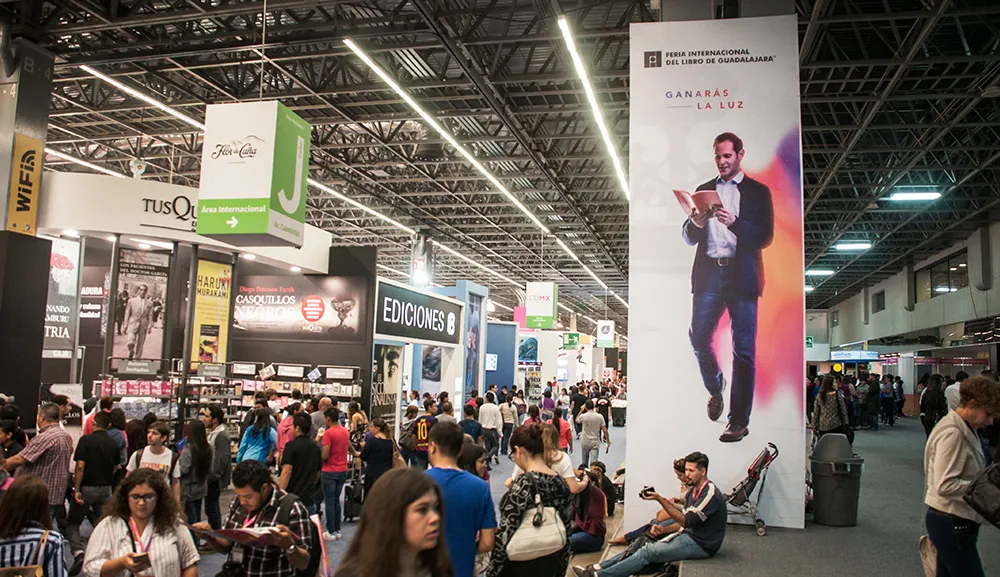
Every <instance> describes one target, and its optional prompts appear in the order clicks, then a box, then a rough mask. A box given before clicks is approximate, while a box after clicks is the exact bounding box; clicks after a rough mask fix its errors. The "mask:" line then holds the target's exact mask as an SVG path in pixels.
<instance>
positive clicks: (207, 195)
mask: <svg viewBox="0 0 1000 577" xmlns="http://www.w3.org/2000/svg"><path fill="white" fill-rule="evenodd" d="M205 124H206V129H205V144H204V147H203V149H202V155H201V184H200V188H199V198H198V229H197V232H198V234H202V235H205V236H208V237H212V238H217V239H220V240H224V241H225V242H227V243H230V244H234V245H237V246H274V245H292V246H302V239H303V233H304V230H305V216H306V196H307V193H308V191H307V188H306V178H307V177H308V173H309V139H310V135H311V133H312V127H310V126H309V123H307V122H306V121H304V120H302V118H300V117H299V116H298V115H297V114H295V113H294V112H292V111H291V110H289V109H288V108H286V107H285V106H284V105H283V104H281V103H280V102H277V101H269V102H250V103H238V104H217V105H211V106H209V107H208V108H207V111H206V115H205Z"/></svg>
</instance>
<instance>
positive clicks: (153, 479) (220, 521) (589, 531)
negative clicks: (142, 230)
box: [0, 382, 625, 577]
mask: <svg viewBox="0 0 1000 577" xmlns="http://www.w3.org/2000/svg"><path fill="white" fill-rule="evenodd" d="M554 385H555V383H554V382H553V383H551V384H549V385H548V386H547V387H546V391H545V392H546V393H547V394H548V395H547V396H546V397H545V398H549V399H551V398H552V395H553V393H554V392H556V391H555V387H554ZM561 393H562V394H558V393H557V395H556V396H557V399H558V400H557V402H556V404H555V405H554V406H552V407H551V411H545V412H544V414H550V415H551V416H550V418H548V419H545V420H543V419H542V418H541V415H542V414H543V408H542V407H543V403H538V404H535V405H532V406H530V407H529V406H528V405H527V403H526V402H525V397H524V392H523V390H518V389H517V388H516V387H513V388H512V389H511V390H510V391H508V390H507V388H506V387H503V388H502V389H500V390H497V387H496V386H492V387H490V390H488V391H487V392H486V394H485V395H483V396H480V395H479V394H478V392H473V394H472V395H471V396H470V398H469V399H468V400H467V402H466V403H464V404H463V405H462V409H461V411H460V415H461V416H462V417H464V418H462V419H461V420H459V419H457V418H456V417H455V414H454V409H453V406H452V405H451V403H450V401H449V400H448V395H447V393H443V394H442V395H440V396H439V397H438V398H437V399H434V398H430V397H429V395H427V397H426V398H424V399H423V403H422V405H423V406H422V409H423V411H422V412H421V411H420V410H419V409H418V407H417V405H416V404H413V405H411V406H410V407H409V408H408V410H407V413H406V418H404V420H403V421H402V426H401V431H400V437H399V438H400V443H399V444H397V443H396V441H395V440H394V439H393V437H394V433H395V431H393V430H392V429H391V428H390V427H389V426H388V425H387V424H386V422H385V421H383V420H382V419H380V418H376V419H373V420H371V421H370V422H369V420H368V418H367V416H366V415H365V413H364V411H362V410H361V406H360V403H359V402H358V401H357V400H355V401H354V402H351V403H350V404H349V408H348V411H347V414H346V415H342V414H341V411H340V409H339V408H338V407H336V406H335V405H334V403H333V401H332V400H331V399H329V398H326V397H319V398H302V395H301V394H299V393H298V392H297V391H296V392H294V393H293V398H292V399H291V402H290V403H288V404H287V406H285V407H283V408H282V407H281V406H280V405H279V404H278V401H277V395H276V393H274V391H266V392H259V393H257V396H256V397H255V399H254V405H253V407H252V408H251V409H250V410H248V411H247V412H246V414H245V416H244V418H243V419H242V422H241V423H240V426H239V432H238V433H236V432H235V431H232V432H231V431H230V429H228V428H227V427H226V411H225V409H224V408H223V407H221V406H216V405H210V406H205V407H202V408H201V410H200V416H199V418H198V419H191V420H188V421H187V422H185V423H184V425H183V434H182V436H181V438H178V439H173V440H172V439H171V432H172V431H171V427H170V426H169V425H168V423H167V422H164V421H161V420H159V419H157V417H156V416H155V415H153V414H152V413H150V414H148V415H146V416H145V417H143V418H142V419H134V420H132V421H129V422H126V420H125V416H124V413H123V412H122V411H121V409H120V408H117V407H116V406H115V403H114V402H113V400H112V399H111V398H110V397H105V398H100V399H90V400H88V403H87V406H86V407H85V413H87V416H86V417H85V419H84V423H83V427H82V432H83V435H82V436H81V437H80V438H79V440H78V441H76V442H74V440H73V439H72V437H71V436H70V434H69V433H68V432H67V431H66V430H65V426H64V425H63V420H64V419H65V417H66V415H67V414H68V412H69V410H70V407H71V405H70V402H69V399H68V398H65V397H56V398H55V399H54V400H55V402H52V403H45V404H43V405H42V406H41V407H39V409H38V414H37V419H36V423H35V425H36V427H37V429H36V431H37V434H36V435H35V436H34V437H33V438H31V439H30V441H29V440H28V438H27V435H25V433H24V430H23V429H22V428H21V422H22V421H21V415H20V411H19V410H18V407H17V406H15V405H13V404H5V405H4V406H2V407H0V459H2V460H0V491H3V492H4V496H3V497H2V501H0V503H2V504H0V510H3V507H7V508H14V505H13V503H14V502H15V501H16V502H17V503H18V505H17V509H18V511H19V512H18V514H17V515H14V514H11V515H9V516H8V515H6V514H3V515H2V516H0V521H2V522H0V566H3V567H9V566H22V565H23V566H28V565H31V564H32V563H37V564H38V566H39V567H41V570H42V574H43V575H46V576H53V577H63V576H64V575H70V576H75V575H79V574H81V573H82V574H85V575H87V576H88V577H110V576H112V575H124V574H128V573H131V574H135V575H157V576H161V575H182V576H184V577H192V576H193V575H197V574H198V569H197V565H198V563H199V561H200V558H201V557H200V555H201V554H204V553H208V552H211V551H222V552H224V553H226V555H227V565H228V566H230V567H231V568H236V567H240V568H241V571H242V573H240V572H237V573H235V574H245V575H248V576H251V577H252V576H263V575H267V576H269V577H271V576H276V577H292V575H295V574H297V572H299V571H302V570H303V569H306V568H307V567H310V566H311V565H310V564H311V563H312V556H311V552H312V551H313V550H314V547H316V546H317V545H318V544H317V543H316V542H315V541H314V538H315V539H323V540H328V541H329V540H337V539H340V538H342V532H341V528H342V523H343V521H344V519H345V517H346V516H347V515H348V511H347V509H348V508H351V507H355V508H356V506H357V505H359V503H358V501H360V500H363V502H364V506H363V508H362V510H361V513H360V515H361V522H360V524H359V530H358V535H357V536H356V537H355V540H354V542H352V544H351V545H350V547H349V549H348V554H347V556H346V557H345V558H344V560H343V562H342V564H341V567H340V569H338V574H342V575H352V574H355V573H356V574H359V575H368V574H372V573H369V569H370V568H371V567H374V566H375V565H372V564H373V563H374V564H377V565H378V566H379V567H385V566H384V565H382V564H384V563H387V562H388V563H390V564H391V563H397V562H400V561H401V560H400V559H395V560H390V561H387V559H389V558H391V557H392V556H386V555H384V554H382V553H384V547H378V549H377V550H376V551H369V550H368V549H367V548H366V544H365V538H364V537H363V535H365V534H367V531H370V530H373V531H382V530H383V529H382V528H384V527H385V525H386V523H387V522H388V524H389V525H392V522H391V520H392V519H396V520H399V519H404V520H405V521H406V522H405V523H403V525H402V526H399V525H398V524H397V526H396V527H395V528H394V531H395V532H396V534H397V538H398V539H400V541H399V543H400V545H401V550H407V547H406V545H405V544H404V541H406V540H408V539H410V538H411V537H412V535H411V533H412V531H411V530H410V529H411V523H410V520H411V518H412V519H413V521H414V524H416V525H420V524H423V526H425V528H428V529H427V530H428V531H430V532H431V533H433V532H434V531H437V533H438V535H439V537H440V538H435V539H432V538H431V536H428V535H426V534H425V535H424V536H423V537H422V538H421V539H423V541H421V543H422V544H421V545H419V546H416V547H415V548H414V550H413V551H412V552H413V555H414V557H413V560H414V564H413V565H412V566H409V565H407V567H409V568H407V567H402V566H400V567H399V569H400V570H399V571H398V572H395V573H392V574H394V575H395V574H401V575H402V574H410V573H411V570H412V569H413V568H414V567H422V568H423V570H425V571H424V573H421V572H420V571H417V572H415V573H413V574H414V575H422V574H426V573H430V574H431V575H437V574H441V575H463V576H469V577H471V576H472V575H480V574H489V575H521V574H524V575H529V574H530V575H549V574H551V575H556V574H558V575H560V577H561V576H562V575H564V574H565V572H566V569H567V564H568V562H569V555H570V553H571V552H585V551H598V550H600V548H601V547H603V545H604V539H605V531H606V530H605V525H604V518H605V516H606V515H608V514H611V513H613V511H614V506H615V500H616V497H615V490H614V486H613V485H612V484H611V482H610V479H609V478H608V477H607V476H606V472H607V468H606V466H605V465H604V464H603V463H601V462H600V461H598V460H597V459H598V456H599V454H600V451H599V449H600V446H601V443H602V442H603V443H605V444H607V445H610V442H611V439H610V433H609V430H608V422H609V421H610V415H609V412H608V408H609V406H610V402H611V400H612V399H614V398H621V397H623V396H624V393H625V384H624V382H614V383H612V382H605V383H603V384H597V383H592V382H587V383H585V382H581V383H578V384H577V386H573V387H570V388H569V390H564V391H561ZM419 399H420V398H419V397H417V398H416V399H414V400H419ZM2 401H3V399H2V398H0V402H2ZM237 435H238V436H237ZM234 436H236V438H235V439H234V438H233V437H234ZM575 439H578V440H579V442H580V448H581V449H582V450H581V451H580V457H581V458H580V463H579V466H574V465H573V464H571V457H570V453H571V451H572V448H573V441H574V440H575ZM234 441H235V442H236V443H235V446H236V447H237V449H236V451H235V461H236V465H235V467H234V466H233V456H234V455H233V453H234V451H233V450H232V446H233V442H234ZM501 456H506V457H507V458H509V459H510V460H511V461H513V463H514V465H515V467H514V474H513V475H512V476H511V477H510V479H506V480H505V484H506V485H507V487H508V488H509V489H508V491H507V494H506V495H505V496H504V498H503V499H502V500H501V502H500V511H501V513H500V516H499V517H497V516H496V514H495V512H494V504H493V499H492V497H491V493H490V490H489V482H490V472H491V470H492V467H493V466H495V465H496V464H498V463H499V462H500V461H499V460H500V457H501ZM362 470H363V471H364V474H363V478H364V482H363V485H361V486H360V487H357V488H356V491H357V494H353V491H354V490H355V487H353V486H352V494H349V495H345V494H344V493H345V486H346V485H347V484H348V482H349V480H351V479H360V478H361V477H362V475H361V474H360V472H361V471H362ZM415 476H416V478H415ZM355 485H356V484H355ZM401 486H405V487H406V490H401V489H400V487H401ZM230 487H231V488H232V489H233V491H234V493H235V495H236V497H235V498H234V499H233V501H232V502H231V503H230V504H229V508H228V510H223V509H222V505H223V504H221V503H220V499H221V497H222V494H223V491H224V490H226V489H228V488H230ZM536 495H538V496H540V497H541V499H542V504H543V508H545V509H546V510H548V509H549V508H551V509H552V511H553V513H552V514H551V515H550V516H549V517H548V518H550V520H552V521H555V522H558V523H559V524H561V525H562V526H563V532H564V534H565V539H564V541H563V542H562V544H561V545H560V547H559V548H558V550H553V551H551V552H548V553H546V554H545V555H538V556H536V557H532V558H531V559H526V558H525V557H524V554H523V553H522V554H517V553H515V554H513V555H510V554H509V553H510V552H511V551H513V550H514V549H512V548H511V547H508V545H509V544H510V542H511V540H512V539H513V540H515V541H516V534H517V529H518V527H519V525H520V523H521V520H522V518H523V517H524V515H525V514H527V513H526V512H527V511H528V510H529V509H532V508H533V507H535V506H536V501H535V496H536ZM67 504H68V508H67ZM442 506H443V507H444V509H445V510H447V511H448V512H449V515H448V516H447V517H443V516H442V512H441V509H442ZM401 507H402V508H403V509H400V508H401ZM404 509H405V511H403V510H404ZM413 509H415V510H413ZM435 509H436V512H435ZM203 510H204V515H205V518H206V520H204V521H203V520H202V511H203ZM389 510H399V511H400V512H399V513H398V514H397V515H396V516H394V517H392V516H386V514H385V513H386V511H389ZM404 512H405V514H404ZM314 514H315V515H319V516H320V517H321V519H322V520H321V521H320V522H321V523H322V527H321V528H320V527H316V528H317V529H318V530H317V531H315V532H314V531H313V530H312V529H313V527H311V526H310V525H311V523H310V517H311V516H313V515H314ZM435 515H436V516H437V521H434V519H433V517H434V516H435ZM352 516H357V515H356V514H355V515H352ZM84 523H89V524H90V525H91V527H92V531H91V534H90V537H89V538H88V539H86V540H85V539H84V537H83V532H81V527H82V525H83V524H84ZM369 526H371V527H375V528H373V529H366V528H367V527H369ZM435 526H436V527H438V528H437V529H435V530H433V531H432V530H431V529H430V528H432V527H435ZM264 527H273V528H274V530H273V539H271V540H270V542H269V543H268V544H267V545H246V544H242V545H237V546H236V547H234V546H233V542H232V541H226V540H224V539H219V538H216V537H214V536H211V535H208V534H207V533H206V531H210V530H218V529H232V528H264ZM400 529H403V531H402V532H400ZM403 533H405V534H403ZM442 533H443V535H442ZM371 540H372V541H378V540H377V539H371ZM431 541H434V543H433V547H430V546H425V545H429V544H431V543H430V542H431ZM442 547H445V548H446V549H447V550H448V555H438V554H431V553H429V552H430V551H440V550H441V548H442ZM404 558H405V556H404ZM68 560H71V561H68ZM435 568H437V569H441V570H442V571H444V572H440V573H439V572H437V570H436V569H435ZM560 571H561V572H560ZM377 574H385V573H381V572H379V573H377Z"/></svg>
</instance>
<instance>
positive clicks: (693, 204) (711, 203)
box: [674, 189, 722, 215]
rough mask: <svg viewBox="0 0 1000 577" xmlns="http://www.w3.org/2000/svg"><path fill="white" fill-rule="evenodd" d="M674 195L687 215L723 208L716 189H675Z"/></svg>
mask: <svg viewBox="0 0 1000 577" xmlns="http://www.w3.org/2000/svg"><path fill="white" fill-rule="evenodd" d="M674 196H675V197H676V198H677V202H678V203H680V205H681V208H682V209H684V213H685V214H687V215H690V214H691V213H693V212H698V213H699V214H700V213H703V212H711V211H714V210H715V209H717V208H722V199H721V198H719V193H718V192H716V191H715V189H705V190H697V191H695V192H693V193H692V192H687V191H686V190H677V189H674Z"/></svg>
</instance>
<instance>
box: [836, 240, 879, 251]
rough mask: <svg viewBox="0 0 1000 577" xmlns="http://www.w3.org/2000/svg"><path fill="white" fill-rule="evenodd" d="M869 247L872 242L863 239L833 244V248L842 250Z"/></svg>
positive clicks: (866, 248)
mask: <svg viewBox="0 0 1000 577" xmlns="http://www.w3.org/2000/svg"><path fill="white" fill-rule="evenodd" d="M871 247H872V243H870V242H865V241H851V242H838V243H837V244H835V245H833V248H835V249H837V250H844V251H851V250H868V249H870V248H871Z"/></svg>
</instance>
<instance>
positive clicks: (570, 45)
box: [559, 16, 631, 200]
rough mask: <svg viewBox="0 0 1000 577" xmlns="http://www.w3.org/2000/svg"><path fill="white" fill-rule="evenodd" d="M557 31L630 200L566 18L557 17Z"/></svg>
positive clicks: (615, 151) (623, 170)
mask: <svg viewBox="0 0 1000 577" xmlns="http://www.w3.org/2000/svg"><path fill="white" fill-rule="evenodd" d="M559 29H560V30H562V36H563V40H564V41H565V42H566V49H567V50H568V51H569V55H570V57H572V59H573V66H574V67H575V68H576V75H577V76H579V77H580V82H582V83H583V90H584V92H586V94H587V101H588V102H590V110H591V112H593V114H594V121H595V122H596V123H597V127H598V129H600V131H601V138H603V139H604V147H605V148H606V149H607V151H608V156H610V157H611V162H612V163H613V164H614V166H615V172H616V173H617V174H618V182H619V183H620V184H621V187H622V192H624V193H625V200H631V195H630V193H629V189H628V177H627V176H626V175H625V169H624V168H622V163H621V160H619V159H618V152H617V150H616V149H615V144H614V142H613V141H612V140H611V133H609V132H608V127H607V125H606V124H605V123H604V115H603V114H602V113H601V107H600V105H599V104H598V103H597V95H596V94H594V87H593V86H592V85H591V84H590V77H589V76H588V75H587V67H586V66H584V65H583V59H582V58H580V53H579V51H577V49H576V42H574V40H573V32H572V31H571V30H570V29H569V21H568V20H566V16H560V17H559Z"/></svg>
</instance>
